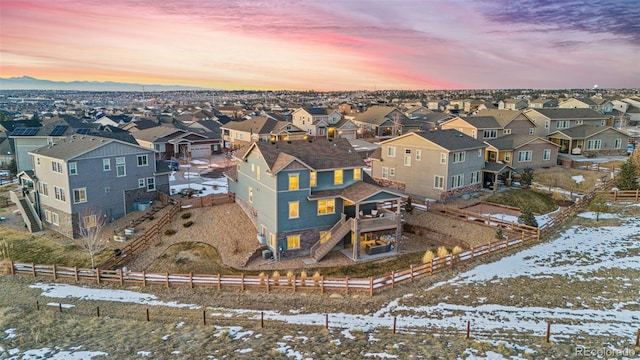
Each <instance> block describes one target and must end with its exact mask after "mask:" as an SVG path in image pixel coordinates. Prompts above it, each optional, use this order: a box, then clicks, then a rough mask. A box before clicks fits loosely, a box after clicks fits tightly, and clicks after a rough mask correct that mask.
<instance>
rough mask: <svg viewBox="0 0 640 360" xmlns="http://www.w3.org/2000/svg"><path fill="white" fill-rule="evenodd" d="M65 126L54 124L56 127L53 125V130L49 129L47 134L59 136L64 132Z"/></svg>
mask: <svg viewBox="0 0 640 360" xmlns="http://www.w3.org/2000/svg"><path fill="white" fill-rule="evenodd" d="M67 128H68V126H67V125H56V127H54V128H53V130H51V132H50V133H49V136H60V135H62V134H64V132H65V131H66V130H67Z"/></svg>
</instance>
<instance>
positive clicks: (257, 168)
mask: <svg viewBox="0 0 640 360" xmlns="http://www.w3.org/2000/svg"><path fill="white" fill-rule="evenodd" d="M260 177H261V175H260V166H256V179H258V180H260Z"/></svg>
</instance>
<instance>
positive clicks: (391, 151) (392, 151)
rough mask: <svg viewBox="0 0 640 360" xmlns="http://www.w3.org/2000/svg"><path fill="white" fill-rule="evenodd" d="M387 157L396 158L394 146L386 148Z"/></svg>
mask: <svg viewBox="0 0 640 360" xmlns="http://www.w3.org/2000/svg"><path fill="white" fill-rule="evenodd" d="M387 156H388V157H396V147H395V146H389V147H388V148H387Z"/></svg>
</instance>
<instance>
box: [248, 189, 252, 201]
mask: <svg viewBox="0 0 640 360" xmlns="http://www.w3.org/2000/svg"><path fill="white" fill-rule="evenodd" d="M249 202H250V203H252V202H253V188H249Z"/></svg>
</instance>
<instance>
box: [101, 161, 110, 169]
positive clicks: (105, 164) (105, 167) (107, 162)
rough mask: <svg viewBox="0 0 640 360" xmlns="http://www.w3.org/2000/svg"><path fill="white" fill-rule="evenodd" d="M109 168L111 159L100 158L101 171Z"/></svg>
mask: <svg viewBox="0 0 640 360" xmlns="http://www.w3.org/2000/svg"><path fill="white" fill-rule="evenodd" d="M109 170H111V159H102V171H109Z"/></svg>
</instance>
